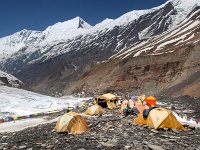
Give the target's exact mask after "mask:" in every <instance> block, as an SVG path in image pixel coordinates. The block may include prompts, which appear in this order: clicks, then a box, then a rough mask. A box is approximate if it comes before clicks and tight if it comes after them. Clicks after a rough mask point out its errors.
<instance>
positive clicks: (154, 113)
mask: <svg viewBox="0 0 200 150" xmlns="http://www.w3.org/2000/svg"><path fill="white" fill-rule="evenodd" d="M133 122H134V123H137V124H140V125H148V126H150V127H152V128H154V129H163V128H168V129H177V130H184V127H183V125H182V124H181V123H180V122H179V121H178V120H177V119H176V117H175V116H174V115H173V113H172V112H171V111H170V110H167V109H165V108H155V109H153V110H151V111H150V112H149V115H148V117H147V118H144V117H143V114H139V115H138V117H137V118H135V119H134V120H133Z"/></svg>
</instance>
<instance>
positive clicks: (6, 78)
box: [0, 70, 23, 88]
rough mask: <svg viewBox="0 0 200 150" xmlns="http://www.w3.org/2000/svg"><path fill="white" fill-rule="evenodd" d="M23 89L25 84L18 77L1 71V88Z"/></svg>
mask: <svg viewBox="0 0 200 150" xmlns="http://www.w3.org/2000/svg"><path fill="white" fill-rule="evenodd" d="M2 85H6V86H12V87H18V88H19V87H22V86H23V83H22V82H21V81H20V80H19V79H17V78H16V77H14V76H12V75H10V74H8V73H5V72H3V71H1V70H0V86H2Z"/></svg>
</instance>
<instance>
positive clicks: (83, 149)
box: [78, 148, 86, 150]
mask: <svg viewBox="0 0 200 150" xmlns="http://www.w3.org/2000/svg"><path fill="white" fill-rule="evenodd" d="M78 150H86V149H85V148H79V149H78Z"/></svg>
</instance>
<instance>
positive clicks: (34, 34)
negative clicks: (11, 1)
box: [0, 17, 92, 59]
mask: <svg viewBox="0 0 200 150" xmlns="http://www.w3.org/2000/svg"><path fill="white" fill-rule="evenodd" d="M91 27H92V26H90V25H89V24H88V23H87V22H85V21H84V20H83V19H82V18H80V17H76V18H74V19H71V20H68V21H65V22H59V23H56V24H55V25H53V26H49V27H47V28H46V29H45V30H44V31H31V30H26V29H24V30H22V31H19V32H17V33H15V34H13V35H10V36H7V37H4V38H1V39H0V58H5V59H6V58H9V57H10V55H12V54H14V53H15V52H17V51H19V50H20V49H22V48H23V47H28V46H32V45H47V44H49V43H51V42H55V41H59V42H60V41H62V40H64V39H70V38H71V37H73V36H75V35H76V34H81V33H82V32H84V31H85V30H86V29H89V28H91Z"/></svg>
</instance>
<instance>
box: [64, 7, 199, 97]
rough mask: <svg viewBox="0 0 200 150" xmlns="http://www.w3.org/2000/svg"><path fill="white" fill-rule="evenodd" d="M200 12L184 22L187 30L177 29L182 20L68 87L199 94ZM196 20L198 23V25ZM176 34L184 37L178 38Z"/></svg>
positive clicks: (168, 93) (81, 89)
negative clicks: (173, 28) (175, 25)
mask: <svg viewBox="0 0 200 150" xmlns="http://www.w3.org/2000/svg"><path fill="white" fill-rule="evenodd" d="M199 16H200V15H199V9H197V11H196V12H195V14H193V15H191V16H188V18H190V19H189V20H188V21H186V22H185V23H184V24H188V26H187V28H188V30H186V29H185V28H186V27H184V30H185V32H182V33H180V32H179V31H177V30H183V27H182V24H181V25H180V26H179V27H177V29H175V30H174V31H172V32H171V33H167V34H164V35H163V36H161V37H158V38H154V39H152V40H149V41H147V42H145V43H144V44H143V45H142V46H141V47H139V48H135V47H133V49H130V50H128V51H129V52H128V53H127V52H126V51H124V52H123V53H121V54H120V56H119V55H116V57H113V58H112V59H110V60H109V61H107V62H105V63H102V64H99V65H97V66H96V67H94V68H93V69H92V70H91V71H90V72H87V73H86V74H85V77H84V78H83V79H81V80H79V81H78V82H77V81H76V82H75V83H73V86H70V87H66V90H67V91H70V90H72V91H73V92H75V91H76V90H77V91H84V90H85V91H88V92H92V93H95V92H101V91H103V90H106V91H121V92H126V91H127V92H131V93H134V94H140V93H143V92H144V93H146V94H165V95H185V94H187V95H193V96H200V94H199V92H197V89H198V88H199V86H200V84H199V80H200V74H199V73H200V61H199V56H200V42H199V37H200V34H199V31H200V24H199ZM194 21H197V23H198V24H197V25H196V26H194V25H193V23H194ZM189 27H191V28H189ZM177 37H184V39H182V38H181V39H179V40H177ZM166 38H168V39H166ZM169 41H172V42H173V43H170V42H169ZM151 45H154V46H153V47H152V46H151ZM161 45H162V46H163V47H161ZM136 47H137V46H136ZM145 49H146V50H145ZM144 50H145V51H144ZM136 55H137V57H136ZM76 84H77V85H78V86H74V85H76ZM72 91H70V92H72Z"/></svg>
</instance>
